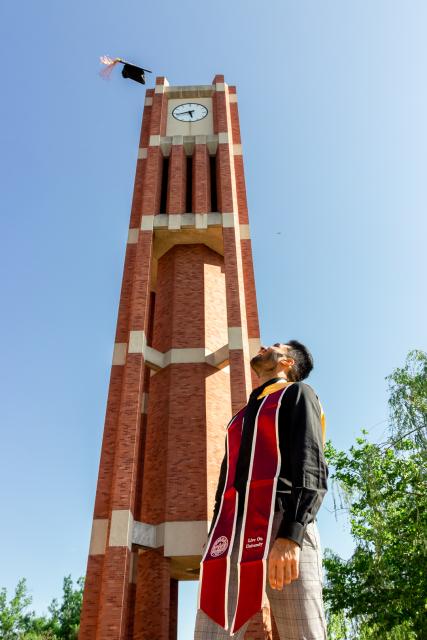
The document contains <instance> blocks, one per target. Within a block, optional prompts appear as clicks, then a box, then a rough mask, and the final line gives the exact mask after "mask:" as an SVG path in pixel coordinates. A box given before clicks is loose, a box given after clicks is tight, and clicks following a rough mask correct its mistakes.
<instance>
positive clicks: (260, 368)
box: [251, 342, 289, 377]
mask: <svg viewBox="0 0 427 640" xmlns="http://www.w3.org/2000/svg"><path fill="white" fill-rule="evenodd" d="M288 350H289V347H288V345H286V344H283V343H282V342H275V343H274V344H273V345H271V347H265V346H263V345H262V346H261V347H260V348H259V351H258V353H257V354H256V356H254V357H253V358H252V359H251V367H252V369H253V370H254V371H255V373H256V374H257V376H259V377H261V376H262V375H265V374H267V373H271V374H272V375H274V374H275V373H276V372H278V371H281V370H284V369H285V367H284V362H287V363H289V360H284V358H286V357H287V353H288ZM288 368H289V367H288Z"/></svg>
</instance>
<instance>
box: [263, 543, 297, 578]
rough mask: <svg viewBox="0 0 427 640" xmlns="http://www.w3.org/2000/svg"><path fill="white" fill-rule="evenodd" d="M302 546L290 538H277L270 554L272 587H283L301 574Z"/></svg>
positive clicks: (269, 564)
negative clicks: (300, 558)
mask: <svg viewBox="0 0 427 640" xmlns="http://www.w3.org/2000/svg"><path fill="white" fill-rule="evenodd" d="M300 551H301V547H300V546H299V545H298V544H297V543H296V542H294V541H293V540H289V539H288V538H277V539H276V540H275V541H274V544H273V546H272V548H271V550H270V553H269V556H268V579H269V582H270V587H271V588H272V589H279V590H282V589H283V585H284V584H290V583H291V582H292V580H296V579H297V578H298V575H299V557H300Z"/></svg>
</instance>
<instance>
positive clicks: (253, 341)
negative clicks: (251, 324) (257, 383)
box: [248, 338, 261, 358]
mask: <svg viewBox="0 0 427 640" xmlns="http://www.w3.org/2000/svg"><path fill="white" fill-rule="evenodd" d="M248 342H249V356H250V357H251V358H253V357H254V356H256V354H257V353H258V351H259V348H260V346H261V338H249V339H248Z"/></svg>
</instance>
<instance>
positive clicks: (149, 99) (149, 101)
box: [144, 96, 153, 107]
mask: <svg viewBox="0 0 427 640" xmlns="http://www.w3.org/2000/svg"><path fill="white" fill-rule="evenodd" d="M152 104H153V98H152V97H151V96H147V97H146V98H145V100H144V106H145V107H151V105H152Z"/></svg>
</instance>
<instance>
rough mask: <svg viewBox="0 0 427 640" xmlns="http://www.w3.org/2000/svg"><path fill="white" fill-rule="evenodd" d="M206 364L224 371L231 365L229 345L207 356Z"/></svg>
mask: <svg viewBox="0 0 427 640" xmlns="http://www.w3.org/2000/svg"><path fill="white" fill-rule="evenodd" d="M205 360H206V362H207V363H208V364H210V365H211V366H212V367H216V368H217V369H224V368H225V367H227V366H228V365H229V350H228V344H225V345H224V346H223V347H221V348H220V349H217V350H216V351H214V352H213V353H208V354H206V358H205Z"/></svg>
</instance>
